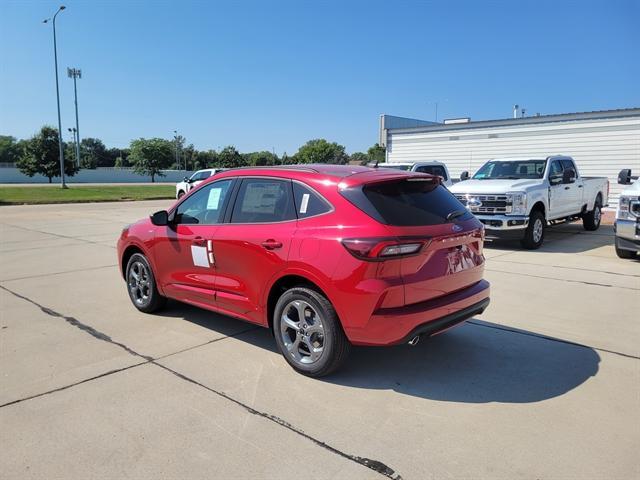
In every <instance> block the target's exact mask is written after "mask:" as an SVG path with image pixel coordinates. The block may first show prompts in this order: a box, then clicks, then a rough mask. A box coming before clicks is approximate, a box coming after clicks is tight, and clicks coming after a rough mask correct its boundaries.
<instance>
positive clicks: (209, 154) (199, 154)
mask: <svg viewBox="0 0 640 480" xmlns="http://www.w3.org/2000/svg"><path fill="white" fill-rule="evenodd" d="M218 165H219V162H218V152H216V151H215V150H207V151H204V150H203V151H196V155H195V160H194V163H193V168H194V170H200V169H202V168H215V167H217V166H218Z"/></svg>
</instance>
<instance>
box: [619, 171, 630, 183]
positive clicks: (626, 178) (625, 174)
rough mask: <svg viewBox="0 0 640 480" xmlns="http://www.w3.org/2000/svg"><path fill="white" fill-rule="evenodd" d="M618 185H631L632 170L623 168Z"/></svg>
mask: <svg viewBox="0 0 640 480" xmlns="http://www.w3.org/2000/svg"><path fill="white" fill-rule="evenodd" d="M618 183H619V184H620V185H629V184H630V183H631V169H630V168H623V169H622V170H620V173H619V174H618Z"/></svg>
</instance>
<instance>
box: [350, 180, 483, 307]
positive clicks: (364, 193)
mask: <svg viewBox="0 0 640 480" xmlns="http://www.w3.org/2000/svg"><path fill="white" fill-rule="evenodd" d="M341 194H342V195H343V196H344V197H345V198H346V199H347V200H349V201H350V202H351V203H352V204H354V205H355V206H356V207H358V208H359V209H360V210H362V211H364V212H365V213H366V214H368V215H369V216H370V217H372V218H374V219H375V220H376V221H378V222H380V223H382V224H384V225H386V226H387V228H388V231H389V238H388V239H381V240H384V243H385V244H386V245H389V244H390V243H393V244H397V245H398V246H399V247H398V248H396V249H395V250H393V252H392V253H395V254H394V255H392V256H388V257H386V258H388V259H392V258H394V259H397V258H398V257H401V265H400V275H401V277H402V282H403V284H404V304H405V305H410V304H415V303H419V302H424V301H427V300H432V299H434V298H437V297H441V296H444V295H448V294H450V293H453V292H456V291H458V290H462V289H464V288H466V287H468V286H470V285H473V284H474V283H476V282H478V281H480V280H482V273H483V269H484V256H483V253H482V244H483V239H484V230H483V226H482V224H481V223H480V222H479V221H478V220H477V219H476V218H475V217H474V216H473V215H472V214H471V213H469V211H468V210H466V209H465V207H464V206H463V205H462V204H461V203H460V202H459V201H458V200H457V199H456V198H455V197H454V196H453V195H452V194H451V193H450V192H449V191H448V190H447V189H446V188H445V187H444V186H442V185H441V184H440V182H439V179H438V178H437V177H433V176H428V175H406V174H405V175H402V176H400V177H397V178H393V179H388V178H385V179H375V180H373V181H372V182H370V183H363V184H360V185H353V186H349V187H346V188H343V189H342V190H341ZM343 243H344V242H343ZM403 246H404V247H403ZM385 248H389V247H385ZM378 251H379V250H378ZM386 251H388V250H386ZM386 258H385V257H382V258H380V256H378V258H375V260H378V261H384V260H385V259H386Z"/></svg>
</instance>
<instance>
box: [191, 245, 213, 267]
mask: <svg viewBox="0 0 640 480" xmlns="http://www.w3.org/2000/svg"><path fill="white" fill-rule="evenodd" d="M191 258H192V259H193V264H194V265H195V266H196V267H208V266H209V258H208V255H207V247H198V246H196V245H191Z"/></svg>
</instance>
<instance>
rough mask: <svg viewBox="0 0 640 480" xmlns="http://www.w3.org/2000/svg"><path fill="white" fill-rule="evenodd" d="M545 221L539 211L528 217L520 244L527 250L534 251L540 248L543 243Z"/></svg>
mask: <svg viewBox="0 0 640 480" xmlns="http://www.w3.org/2000/svg"><path fill="white" fill-rule="evenodd" d="M545 223H546V220H545V218H544V215H543V214H542V212H541V211H539V210H534V211H533V212H531V215H529V225H528V226H527V229H526V230H525V231H524V238H523V239H522V240H520V243H521V244H522V246H523V247H524V248H526V249H527V250H536V249H538V248H540V247H541V246H542V242H543V241H544V227H545Z"/></svg>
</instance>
